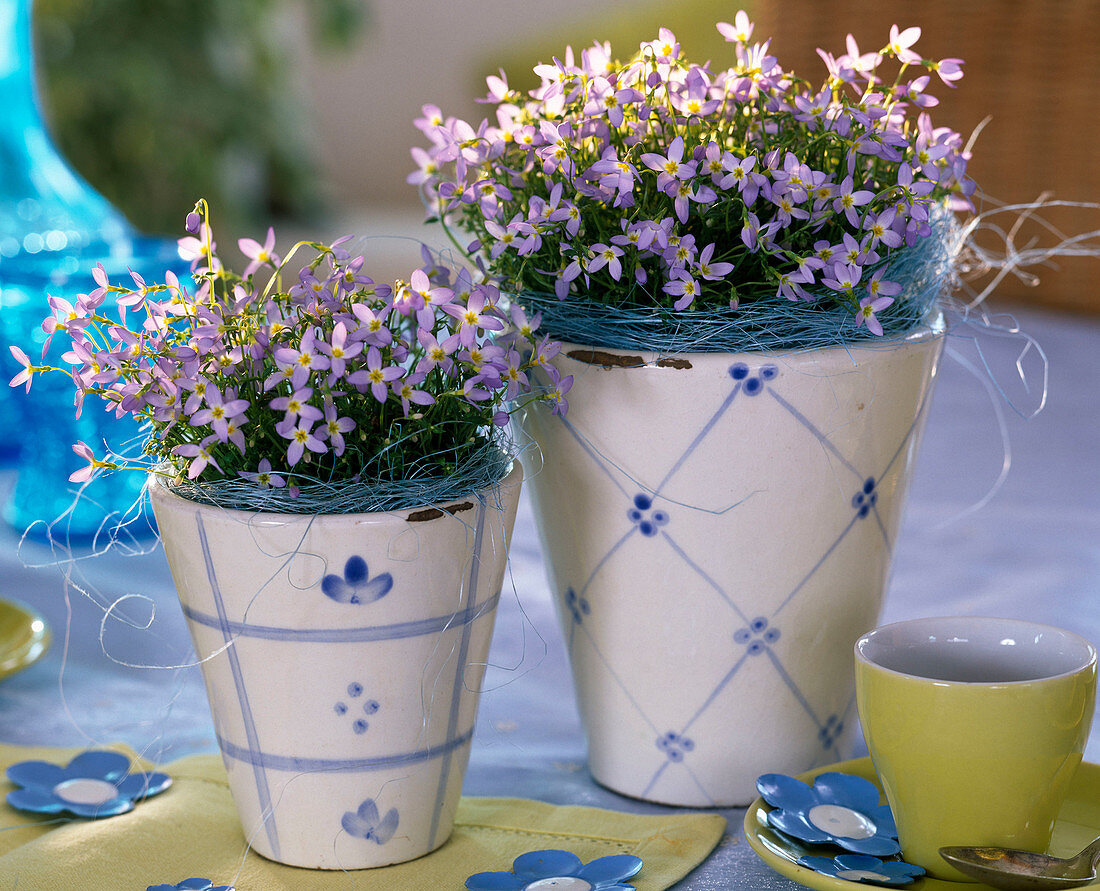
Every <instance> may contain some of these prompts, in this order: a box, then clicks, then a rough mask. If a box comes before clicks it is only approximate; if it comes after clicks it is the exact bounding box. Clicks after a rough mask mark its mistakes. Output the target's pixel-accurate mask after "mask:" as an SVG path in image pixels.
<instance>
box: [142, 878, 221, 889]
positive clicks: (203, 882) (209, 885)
mask: <svg viewBox="0 0 1100 891" xmlns="http://www.w3.org/2000/svg"><path fill="white" fill-rule="evenodd" d="M145 891H234V887H233V886H232V885H215V884H214V883H213V882H211V881H210V879H184V880H183V881H182V882H179V883H178V884H175V885H150V886H149V887H148V888H146V889H145Z"/></svg>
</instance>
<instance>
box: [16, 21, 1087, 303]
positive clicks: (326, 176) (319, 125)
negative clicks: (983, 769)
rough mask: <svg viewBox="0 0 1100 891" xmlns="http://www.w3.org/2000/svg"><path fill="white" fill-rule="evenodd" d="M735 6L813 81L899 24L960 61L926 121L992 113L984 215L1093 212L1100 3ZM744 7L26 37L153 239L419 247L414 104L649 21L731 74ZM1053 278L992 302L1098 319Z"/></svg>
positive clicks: (55, 92) (1012, 289) (932, 51)
mask: <svg viewBox="0 0 1100 891" xmlns="http://www.w3.org/2000/svg"><path fill="white" fill-rule="evenodd" d="M5 2H9V0H5ZM745 5H746V7H747V9H748V11H749V13H750V15H751V16H752V18H753V19H754V21H755V22H756V26H757V30H756V35H755V36H756V37H757V38H761V37H766V36H768V35H771V36H772V38H773V40H772V46H771V48H772V52H773V53H774V54H775V55H777V56H778V57H779V59H780V62H781V63H782V64H783V66H784V67H785V68H788V69H794V70H795V71H797V72H799V73H800V74H802V75H803V76H805V77H808V78H810V79H812V80H816V79H817V78H818V76H819V75H823V74H824V66H823V65H822V63H821V61H820V59H818V57H817V55H816V53H815V48H816V47H818V46H821V47H824V48H826V49H828V50H829V51H831V52H833V53H834V54H835V53H840V52H842V51H843V48H844V38H845V35H846V34H847V33H848V32H852V33H853V35H854V36H855V38H856V41H857V42H858V44H859V46H860V47H861V48H862V50H863V51H869V50H872V49H877V48H879V47H881V46H882V45H884V44H885V42H886V40H887V35H888V32H889V27H890V25H891V24H892V23H894V22H897V23H898V24H899V25H901V26H902V27H906V26H909V25H914V24H916V25H919V26H920V27H921V28H922V29H923V36H922V39H921V41H920V42H919V43H918V45H917V48H918V50H920V51H922V53H923V54H925V55H926V56H931V57H935V58H944V57H960V58H963V59H964V60H965V61H966V66H965V69H964V70H965V72H966V76H965V77H964V78H963V80H962V81H961V82H960V83H959V86H958V88H957V89H955V90H952V89H949V88H946V87H942V86H940V85H939V84H937V85H936V86H937V88H938V89H937V90H936V93H937V94H938V95H939V96H940V97H941V99H942V104H941V105H940V107H939V108H936V109H934V110H933V120H934V121H935V122H936V123H938V124H940V125H949V126H951V127H952V128H954V129H957V130H959V131H961V132H963V133H964V134H967V133H969V132H970V131H971V130H973V128H974V127H976V126H977V125H978V124H979V123H980V122H982V121H983V120H984V119H985V118H987V117H988V118H989V122H988V124H987V125H986V127H985V129H984V130H983V131H982V133H981V135H980V137H979V138H978V141H977V144H976V149H975V158H974V161H973V163H972V166H971V172H972V174H973V176H974V177H975V178H976V179H977V181H978V183H979V185H980V186H981V187H982V188H983V190H984V194H985V196H986V199H985V200H986V202H987V206H988V202H990V201H992V200H994V199H995V200H996V201H999V202H1005V203H1015V202H1024V201H1031V200H1033V199H1035V198H1036V197H1038V195H1039V194H1040V193H1044V192H1050V193H1052V194H1053V196H1054V197H1055V198H1060V199H1067V200H1075V201H1100V166H1098V165H1097V164H1096V163H1095V162H1094V157H1095V151H1094V149H1093V148H1092V146H1094V145H1095V143H1096V138H1097V137H1098V136H1100V124H1098V123H1097V118H1096V116H1095V115H1093V114H1092V113H1091V111H1090V109H1091V107H1092V104H1093V102H1094V101H1095V97H1096V96H1097V95H1100V64H1097V63H1098V62H1100V0H1029V2H1026V3H1021V2H1018V0H921V2H919V3H911V2H908V0H879V2H876V3H874V4H868V3H866V2H865V0H829V2H821V0H782V2H780V0H756V2H752V3H746V4H745ZM736 9H737V5H736V4H730V3H725V2H721V3H720V2H717V0H681V2H678V3H676V4H669V3H665V2H654V0H606V2H604V3H601V4H599V5H598V6H596V5H594V4H592V3H590V2H588V0H539V2H532V0H528V2H523V0H520V2H517V0H448V2H440V0H309V2H305V0H187V2H182V0H37V2H36V3H35V4H34V31H35V46H36V50H37V56H38V68H39V83H40V93H41V97H42V104H43V107H44V112H45V115H46V117H47V119H48V122H49V126H50V129H51V131H52V134H53V136H54V139H55V140H56V142H57V143H58V144H59V146H60V148H61V150H62V152H63V154H64V155H65V156H66V157H67V158H68V159H69V161H70V162H71V163H72V165H73V166H74V167H75V168H76V169H77V170H78V171H79V172H80V173H82V174H83V175H84V177H85V178H86V179H87V180H88V181H89V182H90V183H91V184H92V185H93V186H94V187H95V188H96V189H97V190H99V191H100V192H101V193H102V194H103V195H104V196H106V198H107V199H108V200H110V201H111V202H112V203H114V204H115V206H116V207H118V208H120V209H121V210H122V211H123V213H124V214H125V216H126V217H127V218H128V219H129V220H130V221H131V222H132V223H133V224H134V225H135V226H136V227H137V228H138V229H140V230H142V231H145V232H160V233H169V234H173V235H174V234H177V233H179V230H180V228H181V223H182V220H183V217H184V215H185V214H186V212H187V211H188V210H190V209H191V206H192V204H193V203H194V201H195V199H196V198H197V197H199V196H205V197H207V198H208V199H210V200H211V202H212V204H213V206H214V208H215V213H216V215H217V217H216V218H217V220H218V229H219V240H220V241H221V242H222V244H223V245H225V244H233V243H234V242H235V240H236V237H237V236H238V235H242V234H248V235H252V236H257V237H259V236H262V233H263V232H265V231H266V228H267V226H268V225H269V224H270V223H272V222H274V223H275V224H276V230H277V231H290V232H296V233H297V232H300V233H302V234H308V235H310V236H311V237H335V236H337V235H340V234H345V233H348V232H354V233H355V234H363V235H368V236H385V235H397V236H421V237H428V233H427V232H426V231H425V230H423V229H422V227H421V226H420V220H421V219H422V216H423V213H422V208H421V205H420V202H419V197H418V195H417V193H416V190H415V188H414V187H412V186H409V185H406V183H405V177H406V175H407V174H408V173H409V172H410V171H411V170H412V168H413V164H412V161H411V159H410V156H409V147H410V146H412V145H417V144H421V142H422V140H421V135H420V133H419V131H417V130H416V129H415V128H414V126H413V123H412V122H413V120H414V118H416V117H417V116H419V113H420V108H421V106H422V105H423V104H425V103H432V104H435V105H438V106H439V107H440V108H441V109H442V110H443V112H444V114H447V115H450V114H453V115H457V116H460V117H464V118H466V119H467V120H471V121H477V120H480V119H481V117H482V116H484V107H483V106H479V105H477V104H476V102H475V101H474V99H475V97H478V96H481V95H484V93H485V82H484V78H485V76H486V75H488V74H493V73H496V72H497V70H498V69H503V70H504V71H505V72H506V74H507V76H508V79H509V83H511V84H513V85H518V86H525V85H527V86H529V85H532V84H533V82H534V77H533V75H532V74H531V71H530V69H531V67H532V66H533V65H534V64H535V63H536V62H538V61H549V60H550V59H551V57H552V56H554V55H561V54H562V52H563V50H564V47H565V46H566V45H567V44H571V45H572V46H573V47H574V48H576V49H578V50H579V49H580V48H582V47H584V46H586V45H588V44H589V43H591V42H592V41H593V40H595V39H597V38H598V39H600V40H610V41H611V44H612V48H613V49H614V50H615V51H616V55H619V56H626V55H628V54H629V53H631V52H632V51H633V50H634V48H636V46H637V44H638V43H639V42H641V41H642V40H646V39H651V38H653V37H655V36H656V32H657V28H658V27H659V26H661V25H665V26H668V27H670V28H672V29H673V31H674V32H675V33H676V35H677V37H678V38H679V39H680V42H681V44H682V45H683V47H684V50H685V52H686V53H687V54H688V56H689V57H690V58H692V59H693V60H702V59H708V58H709V59H712V60H713V62H714V63H715V65H716V66H722V67H725V66H726V65H728V64H729V63H730V61H731V53H730V52H729V51H728V48H727V45H726V44H725V42H724V41H723V40H722V38H721V37H720V36H719V35H718V34H717V32H716V31H715V29H714V22H715V21H717V20H728V21H732V19H733V16H734V14H735V12H736ZM1047 218H1048V219H1049V220H1050V221H1051V222H1052V223H1053V224H1054V225H1056V226H1057V227H1059V228H1060V229H1061V230H1062V231H1065V232H1072V233H1078V232H1085V231H1090V230H1093V229H1100V212H1098V211H1096V210H1088V209H1070V210H1060V211H1057V212H1054V211H1051V212H1048V214H1047ZM280 227H281V228H280ZM1033 236H1034V237H1043V236H1042V233H1041V231H1040V230H1039V229H1038V228H1035V229H1034V230H1033V231H1027V230H1025V231H1024V232H1023V233H1022V234H1021V241H1026V240H1027V239H1028V238H1030V237H1033ZM230 239H232V240H230ZM428 240H429V241H431V238H430V237H429V239H428ZM281 242H282V238H280V243H281ZM394 245H396V247H393V248H392V249H386V250H382V251H381V252H380V254H379V256H378V258H377V261H376V262H380V263H382V264H383V266H385V264H391V267H387V268H386V270H385V271H386V273H387V274H403V273H407V272H408V269H409V268H410V264H413V263H415V262H416V257H417V253H416V251H415V250H413V249H410V248H408V247H407V246H402V245H401V243H399V242H394ZM227 253H228V252H227ZM372 259H374V258H372ZM402 264H404V265H402ZM1058 267H1059V268H1057V269H1054V268H1051V269H1048V270H1041V274H1042V281H1041V283H1040V285H1039V286H1038V287H1034V288H1028V287H1026V286H1025V285H1024V284H1022V283H1021V282H1019V281H1016V280H1012V279H1010V280H1008V281H1006V282H1005V283H1004V284H1003V285H1002V286H1001V288H1000V289H999V291H998V297H999V299H1001V300H1026V301H1028V302H1030V303H1037V304H1039V305H1043V306H1048V307H1056V308H1059V309H1064V310H1078V311H1088V312H1100V297H1098V296H1097V293H1096V289H1095V288H1094V287H1093V286H1092V281H1093V280H1094V278H1095V276H1096V261H1095V260H1088V259H1082V258H1071V259H1066V260H1063V261H1060V262H1059V264H1058Z"/></svg>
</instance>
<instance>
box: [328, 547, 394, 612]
mask: <svg viewBox="0 0 1100 891" xmlns="http://www.w3.org/2000/svg"><path fill="white" fill-rule="evenodd" d="M392 587H393V576H392V575H390V574H389V573H388V572H383V573H382V574H381V575H376V576H375V577H374V578H371V577H370V572H369V570H368V569H367V561H366V560H364V559H363V558H362V557H349V558H348V562H347V563H345V564H344V574H343V576H338V575H333V574H331V573H330V574H329V575H326V576H325V577H324V578H323V579H322V580H321V590H322V591H323V592H324V594H325V596H326V597H331V598H332V599H333V600H335V601H336V602H337V603H373V602H374V601H376V600H380V599H382V598H383V597H385V596H386V595H387V594H389V593H390V588H392Z"/></svg>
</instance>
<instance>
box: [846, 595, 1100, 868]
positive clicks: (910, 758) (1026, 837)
mask: <svg viewBox="0 0 1100 891" xmlns="http://www.w3.org/2000/svg"><path fill="white" fill-rule="evenodd" d="M855 652H856V702H857V705H858V708H859V719H860V723H861V725H862V727H863V736H864V739H866V741H867V748H868V749H869V750H870V753H871V760H872V761H873V762H874V765H875V770H876V771H877V772H878V776H879V779H880V781H881V782H882V788H883V790H884V791H885V793H886V798H887V800H888V801H889V803H890V807H891V809H892V810H893V812H894V818H895V819H896V821H897V824H898V837H899V841H900V843H901V849H902V854H903V856H904V858H905V859H906V860H907V861H909V862H910V863H916V864H917V865H919V866H923V867H924V868H925V869H926V870H928V872H929V873H930V874H931V875H932V876H934V877H936V878H940V879H947V880H950V881H973V880H972V879H968V878H966V877H965V876H964V875H962V873H960V872H958V871H957V870H955V869H954V868H952V867H950V866H948V865H947V863H945V862H944V861H943V860H942V859H941V858H940V856H939V848H940V847H941V846H943V845H1002V846H1007V847H1012V848H1021V849H1023V850H1028V851H1045V850H1046V849H1047V846H1048V845H1049V844H1050V836H1051V832H1052V831H1053V828H1054V819H1055V817H1056V816H1057V815H1058V811H1059V809H1060V808H1061V806H1062V802H1063V800H1064V799H1065V796H1066V792H1067V791H1068V789H1069V784H1070V782H1071V781H1072V779H1073V774H1074V771H1075V770H1076V769H1077V765H1078V764H1080V763H1081V757H1082V753H1083V751H1084V748H1085V741H1086V739H1087V738H1088V733H1089V726H1090V724H1091V723H1092V712H1093V707H1094V705H1095V702H1096V650H1095V649H1094V648H1093V646H1092V645H1091V644H1090V643H1089V642H1088V641H1087V640H1085V639H1084V638H1082V637H1080V636H1078V635H1076V634H1073V633H1072V632H1069V631H1063V630H1061V629H1059V628H1052V627H1051V626H1049V625H1038V624H1035V623H1033V622H1023V621H1018V620H1014V619H994V618H978V617H970V616H954V617H944V618H932V619H914V620H912V621H908V622H899V623H897V624H895V625H885V626H883V627H881V628H877V629H875V630H874V631H871V632H869V633H868V634H865V635H864V636H863V637H861V638H860V639H859V640H858V641H857V642H856V647H855Z"/></svg>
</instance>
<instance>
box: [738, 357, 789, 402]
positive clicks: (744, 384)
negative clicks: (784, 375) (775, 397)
mask: <svg viewBox="0 0 1100 891" xmlns="http://www.w3.org/2000/svg"><path fill="white" fill-rule="evenodd" d="M778 376H779V369H778V368H777V367H776V366H774V365H761V366H760V368H758V369H757V372H756V374H755V375H753V374H752V373H751V371H750V369H749V366H748V365H746V364H745V363H744V362H734V363H733V364H732V365H731V366H730V377H732V378H733V379H734V380H735V381H738V382H739V383H740V384H741V391H742V392H743V393H744V394H745V395H746V396H759V395H760V394H761V393H763V392H764V383H765V382H766V381H771V380H775V378H777V377H778Z"/></svg>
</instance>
